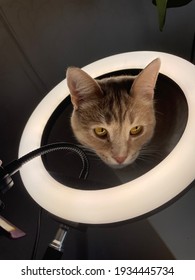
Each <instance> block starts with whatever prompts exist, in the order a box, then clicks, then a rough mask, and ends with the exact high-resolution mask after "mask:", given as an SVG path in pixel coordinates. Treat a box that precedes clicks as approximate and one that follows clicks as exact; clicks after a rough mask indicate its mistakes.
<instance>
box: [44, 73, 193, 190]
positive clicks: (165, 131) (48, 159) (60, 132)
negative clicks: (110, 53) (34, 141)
mask: <svg viewBox="0 0 195 280" xmlns="http://www.w3.org/2000/svg"><path fill="white" fill-rule="evenodd" d="M138 72H139V70H136V69H131V70H123V71H117V72H112V73H108V74H106V75H103V76H101V77H98V78H103V77H110V76H117V75H124V74H127V75H137V74H138ZM154 100H155V108H156V121H157V123H156V129H155V133H154V136H153V138H152V140H151V141H150V143H149V144H148V145H147V156H145V158H144V160H143V159H141V158H140V159H139V158H138V159H137V160H136V161H135V162H134V163H133V164H131V165H129V166H127V167H125V168H123V169H118V170H116V169H112V168H110V167H109V166H107V165H106V164H104V163H103V162H102V161H101V160H100V159H99V158H98V157H97V156H96V155H95V154H94V153H92V152H87V151H86V154H87V156H88V159H89V163H90V169H89V176H88V179H87V180H86V181H82V180H80V179H78V176H79V174H80V170H81V168H82V163H81V162H80V159H79V157H78V156H77V155H74V154H73V153H69V154H67V152H62V151H59V152H55V153H50V154H47V155H45V156H44V157H43V163H44V165H45V167H46V169H47V171H48V172H49V173H50V175H51V176H52V177H54V178H55V180H57V181H59V182H61V183H63V184H64V185H66V186H71V187H73V188H77V189H78V188H79V189H85V190H87V189H94V190H95V189H103V188H109V187H113V186H117V185H120V184H122V183H126V182H129V181H132V180H134V179H136V178H137V177H139V176H141V175H143V174H144V173H146V172H148V171H149V170H151V169H152V168H154V167H155V166H156V165H157V164H159V163H160V162H161V161H162V160H163V159H164V158H165V157H166V156H167V155H168V154H169V153H170V152H171V151H172V150H173V148H174V147H175V146H176V144H177V143H178V141H179V139H180V138H181V136H182V134H183V132H184V129H185V126H186V123H187V118H188V105H187V101H186V98H185V95H184V93H183V91H182V90H181V88H180V87H179V86H178V85H177V84H176V83H175V82H174V81H173V80H171V79H170V78H168V77H167V76H165V75H162V74H159V77H158V81H157V84H156V90H155V96H154ZM72 110H73V107H72V104H71V102H70V97H69V96H68V97H67V98H66V99H65V100H64V101H63V102H62V103H61V104H60V105H59V106H58V107H57V108H56V110H55V111H54V112H53V114H52V116H51V117H50V119H49V120H48V122H47V125H46V127H45V129H44V133H43V137H42V145H45V144H49V143H53V142H59V141H66V142H71V143H75V144H78V142H77V141H76V139H75V137H74V135H73V132H72V129H71V126H70V116H71V113H72Z"/></svg>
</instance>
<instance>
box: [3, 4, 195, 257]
mask: <svg viewBox="0 0 195 280" xmlns="http://www.w3.org/2000/svg"><path fill="white" fill-rule="evenodd" d="M194 13H195V1H192V2H191V3H190V4H188V5H187V6H185V7H181V8H177V9H169V10H168V12H167V20H166V25H165V28H164V31H163V32H160V31H159V28H158V20H157V12H156V8H155V7H154V6H153V5H152V3H151V1H150V0H148V1H146V0H140V1H137V0H132V1H129V0H121V1H114V0H107V1H105V0H104V1H103V0H82V1H80V0H71V1H67V0H65V1H64V0H57V1H54V0H53V1H52V0H1V1H0V119H1V122H0V133H1V134H0V158H1V159H2V160H3V161H4V162H5V163H8V162H9V161H10V160H12V159H14V158H16V157H17V152H18V145H19V141H20V137H21V134H22V131H23V128H24V126H25V123H26V122H27V119H28V118H29V116H30V115H31V113H32V111H33V110H34V108H35V107H36V106H37V104H38V103H39V102H40V101H41V100H42V98H43V97H44V96H45V95H46V94H47V93H48V92H49V90H51V89H52V88H53V87H54V86H55V85H56V84H58V83H59V82H60V81H61V80H62V79H64V77H65V69H66V68H67V67H68V66H70V65H75V66H79V67H82V66H84V65H86V64H88V63H91V62H93V61H95V60H97V59H100V58H102V57H106V56H110V55H112V54H116V53H121V52H129V51H137V50H156V51H163V52H169V53H172V54H175V55H178V56H181V57H183V58H185V59H187V60H189V59H190V57H191V52H192V42H193V37H194V31H195V21H194ZM32 137H33V136H32ZM16 185H17V186H16V187H15V188H14V189H13V190H11V191H10V192H9V193H8V194H7V195H5V196H4V197H3V198H2V199H4V201H5V202H6V205H7V206H6V209H5V210H4V212H3V213H4V215H5V216H6V217H7V218H9V219H11V220H12V221H13V222H15V223H17V224H18V226H22V227H24V230H26V231H27V233H28V234H27V237H26V239H23V240H20V241H15V243H13V241H10V240H9V239H7V238H6V237H5V236H4V234H3V233H2V234H1V235H0V258H8V259H9V258H29V257H30V252H31V248H32V244H33V238H34V234H35V224H36V220H37V211H38V209H37V206H36V205H35V203H34V202H33V201H32V200H31V199H30V198H29V196H28V194H27V193H26V192H25V189H24V187H23V185H22V183H21V181H20V178H19V176H16ZM190 203H194V200H190ZM182 207H184V206H181V209H183V208H182ZM169 209H170V211H171V208H168V209H167V211H169ZM182 213H184V212H183V211H182V210H181V211H180V213H177V211H175V212H174V215H175V216H174V217H177V215H181V216H182ZM191 214H192V213H191V211H189V213H188V214H186V215H187V216H188V215H191ZM187 216H185V214H184V216H183V218H182V219H181V223H182V221H184V220H185V219H186V218H187ZM159 219H161V216H157V218H156V220H159ZM48 221H49V222H48ZM44 222H45V227H44V228H45V229H46V230H45V231H44V229H43V236H44V237H42V242H41V245H40V248H41V249H40V254H39V257H40V256H41V254H42V252H43V251H44V248H45V247H44V246H46V244H47V242H48V240H50V239H51V238H52V236H53V233H54V231H55V228H56V227H57V224H56V223H55V222H54V221H53V220H52V219H51V220H50V218H49V217H48V216H47V215H46V217H45V216H44ZM153 222H154V221H153ZM158 224H161V223H158ZM181 227H182V225H181ZM188 229H189V231H191V230H192V228H191V226H189V227H188ZM163 230H164V231H166V226H164V227H163ZM164 231H163V232H164ZM130 232H132V235H133V237H132V236H131V235H130ZM138 232H139V234H140V232H145V237H143V236H142V235H139V234H137V233H138ZM74 234H75V236H74ZM82 234H83V233H82ZM82 234H80V233H78V232H77V231H74V230H73V236H74V237H75V238H76V240H81V242H80V243H82V242H83V241H82V240H83V237H82V236H83V235H82ZM158 234H159V235H160V234H161V230H160V229H159V232H158ZM185 234H187V233H184V235H185ZM189 234H190V233H189ZM128 236H130V237H129V238H128ZM136 236H137V238H138V240H137V243H139V241H140V240H142V242H144V244H147V243H150V241H149V240H150V238H152V240H153V241H154V240H156V242H154V246H153V247H152V249H149V248H146V250H143V249H141V247H139V246H138V247H137V248H136V246H135V247H134V249H133V252H134V253H133V252H132V250H131V248H132V246H133V242H132V240H134V238H136ZM87 237H88V238H87V242H88V243H89V244H88V248H89V250H88V257H89V258H98V257H99V258H116V259H117V258H170V257H171V254H170V252H169V250H168V249H167V248H166V244H165V243H164V242H166V240H164V241H163V242H162V240H161V237H159V236H158V235H156V232H155V231H154V230H153V227H152V226H151V224H150V223H149V222H148V220H143V221H139V222H138V224H137V223H134V224H131V225H129V224H127V225H123V226H121V227H117V228H114V229H113V228H112V229H110V228H107V229H105V228H104V229H101V228H96V229H94V228H93V229H88V234H87ZM108 237H109V238H108ZM121 237H122V239H123V237H124V240H125V241H124V244H123V245H121V244H119V240H121ZM85 238H86V236H85ZM85 238H84V239H85ZM143 238H144V239H143ZM168 239H169V238H168ZM70 240H72V241H70V244H72V245H69V247H70V248H71V249H70V251H71V252H74V249H73V247H74V246H75V247H74V248H75V252H77V251H78V248H77V247H76V245H75V244H76V243H75V242H74V241H73V238H72V239H70ZM96 240H99V243H97V244H99V245H97V244H96V243H95V242H96ZM143 240H144V241H143ZM191 241H192V240H190V242H191ZM10 242H11V243H10ZM22 242H23V243H22ZM71 242H72V243H71ZM170 242H171V241H170ZM80 243H79V244H80ZM181 243H182V242H181V241H180V242H178V244H177V245H175V246H176V247H177V246H180V245H181ZM21 244H23V246H25V248H26V251H25V253H24V252H22V251H21V250H19V249H18V248H19V245H21ZM73 244H74V245H73ZM95 244H96V245H95ZM112 244H115V246H116V247H115V248H116V250H114V251H113V245H112ZM116 244H118V246H117V245H116ZM189 244H191V243H189ZM194 244H195V243H194ZM89 245H90V246H89ZM71 246H72V247H71ZM101 246H102V248H104V249H101V250H99V248H100V247H101ZM159 246H160V247H159ZM161 247H162V250H161V254H160V255H159V248H161ZM142 248H143V246H142ZM177 248H178V247H177ZM1 249H2V250H1ZM41 250H42V251H41ZM102 250H103V251H102ZM149 251H151V252H149ZM171 251H172V254H173V255H174V257H176V258H177V257H179V258H181V257H183V258H190V257H191V258H192V256H193V257H194V253H190V254H189V255H188V252H186V253H185V256H182V255H181V254H178V255H177V253H175V251H174V249H173V248H172V249H171ZM194 251H195V250H193V252H194ZM2 252H4V253H2ZM67 254H68V255H67V256H66V257H67V258H68V257H70V258H76V257H79V256H80V255H77V253H75V254H74V253H67Z"/></svg>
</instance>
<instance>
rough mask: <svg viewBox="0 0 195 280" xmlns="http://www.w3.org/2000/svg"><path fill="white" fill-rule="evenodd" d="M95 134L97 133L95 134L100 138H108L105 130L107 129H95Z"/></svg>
mask: <svg viewBox="0 0 195 280" xmlns="http://www.w3.org/2000/svg"><path fill="white" fill-rule="evenodd" d="M94 132H95V134H96V135H97V136H99V137H104V136H106V135H107V133H108V132H107V130H106V129H105V128H103V127H96V128H95V129H94Z"/></svg>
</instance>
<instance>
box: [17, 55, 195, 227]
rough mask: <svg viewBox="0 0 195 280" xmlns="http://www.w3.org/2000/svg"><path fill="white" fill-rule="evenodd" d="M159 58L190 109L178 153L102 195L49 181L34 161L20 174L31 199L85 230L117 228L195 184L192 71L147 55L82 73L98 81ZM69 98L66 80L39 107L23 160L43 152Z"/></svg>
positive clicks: (116, 59) (172, 59)
mask: <svg viewBox="0 0 195 280" xmlns="http://www.w3.org/2000/svg"><path fill="white" fill-rule="evenodd" d="M157 57H159V58H160V59H161V69H160V73H162V74H164V75H166V76H168V77H169V78H171V79H172V80H173V81H175V82H176V83H177V84H178V85H179V87H180V88H181V89H182V91H183V93H184V94H185V98H186V100H187V104H188V119H187V124H186V127H185V130H184V132H183V135H182V137H181V138H180V140H179V142H178V143H177V144H176V146H175V147H174V149H173V150H172V151H171V152H170V154H169V155H168V156H167V157H166V158H165V159H164V160H162V161H161V162H160V163H159V164H158V165H157V166H155V167H154V168H153V169H151V170H150V171H148V172H146V173H145V174H144V175H142V176H140V177H138V178H136V179H134V180H132V181H131V182H128V183H124V184H121V185H119V186H116V187H111V188H108V189H101V190H79V189H74V188H70V187H68V186H65V185H63V184H61V183H59V182H58V181H56V180H55V179H54V178H53V177H52V176H50V175H49V173H48V172H47V170H46V169H45V167H44V165H43V162H42V160H41V158H37V159H34V160H33V161H31V162H30V163H29V164H28V165H26V166H24V167H23V168H22V169H21V171H20V174H21V178H22V181H23V183H24V186H25V188H26V189H27V191H28V193H29V194H30V195H31V197H32V198H33V199H34V200H35V201H36V202H37V203H38V204H39V205H40V206H41V207H43V208H44V209H46V210H47V211H48V212H50V213H52V214H53V215H55V216H57V217H59V218H61V219H63V220H68V221H73V222H78V223H86V224H105V223H114V222H119V221H124V220H128V219H132V218H135V217H138V216H140V215H143V214H145V213H148V212H150V211H152V210H154V209H156V208H158V207H160V206H161V205H163V204H165V203H166V202H168V201H170V200H171V199H172V198H174V197H175V196H177V195H178V194H179V193H180V192H182V191H183V190H184V189H185V188H186V187H187V186H188V185H189V184H190V183H191V182H192V181H193V180H194V177H195V171H194V166H195V145H194V143H195V133H194V131H195V110H194V108H195V83H194V77H195V67H194V65H192V64H191V63H189V62H187V61H185V60H184V59H182V58H179V57H176V56H173V55H170V54H166V53H160V52H145V51H143V52H130V53H122V54H118V55H114V56H110V57H107V58H104V59H101V60H99V61H96V62H94V63H92V64H90V65H88V66H86V67H84V68H83V70H84V71H86V72H87V73H89V74H90V75H91V76H92V77H94V78H95V77H98V76H101V75H104V74H106V73H110V72H114V71H119V70H122V69H142V68H144V67H145V66H146V65H147V64H148V63H149V62H151V61H152V60H153V59H155V58H157ZM68 95H69V90H68V87H67V85H66V80H64V81H62V82H61V83H60V84H58V85H57V86H56V87H55V88H54V89H53V90H52V91H51V92H50V93H49V94H48V95H47V96H46V97H45V98H44V99H43V100H42V101H41V103H40V104H39V105H38V106H37V108H36V109H35V111H34V112H33V114H32V115H31V117H30V119H29V120H28V122H27V124H26V127H25V129H24V132H23V135H22V138H21V141H20V147H19V157H21V156H22V155H24V154H26V153H28V152H30V151H32V150H34V149H37V148H39V147H40V145H41V139H42V134H43V131H44V128H45V126H46V124H47V121H48V119H49V118H50V116H51V115H52V113H53V112H54V110H55V109H56V107H57V106H58V105H59V104H60V103H61V102H62V101H63V100H64V98H65V97H67V96H68ZM65 140H66V139H65Z"/></svg>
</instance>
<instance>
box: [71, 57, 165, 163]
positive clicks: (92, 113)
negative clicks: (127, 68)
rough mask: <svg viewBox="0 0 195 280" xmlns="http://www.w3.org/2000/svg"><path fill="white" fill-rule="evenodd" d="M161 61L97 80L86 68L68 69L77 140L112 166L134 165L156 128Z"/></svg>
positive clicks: (72, 117)
mask: <svg viewBox="0 0 195 280" xmlns="http://www.w3.org/2000/svg"><path fill="white" fill-rule="evenodd" d="M160 64H161V61H160V59H159V58H157V59H155V60H153V61H152V62H151V63H150V64H149V65H147V66H146V67H145V68H144V69H143V70H142V71H141V72H140V73H139V74H138V75H137V76H124V75H123V76H116V77H109V78H103V79H93V78H92V77H90V76H89V75H88V74H87V73H86V72H84V71H83V70H81V69H79V68H76V67H69V68H68V69H67V72H66V78H67V85H68V88H69V90H70V96H71V102H72V104H73V112H72V116H71V127H72V130H73V133H74V135H75V137H76V139H77V140H78V141H79V142H80V143H81V144H82V145H84V146H85V147H87V148H89V149H91V150H93V151H94V152H95V153H96V154H97V155H98V156H99V158H100V159H101V160H102V161H104V162H105V163H106V164H108V165H109V166H110V167H112V168H123V167H125V166H127V165H129V164H132V163H133V162H134V161H135V160H136V159H137V158H138V156H139V154H140V151H141V150H142V148H143V147H144V146H145V145H146V144H147V143H148V142H149V141H150V140H151V138H152V136H153V134H154V130H155V124H156V119H155V108H154V98H153V97H154V89H155V85H156V81H157V78H158V74H159V69H160Z"/></svg>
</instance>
